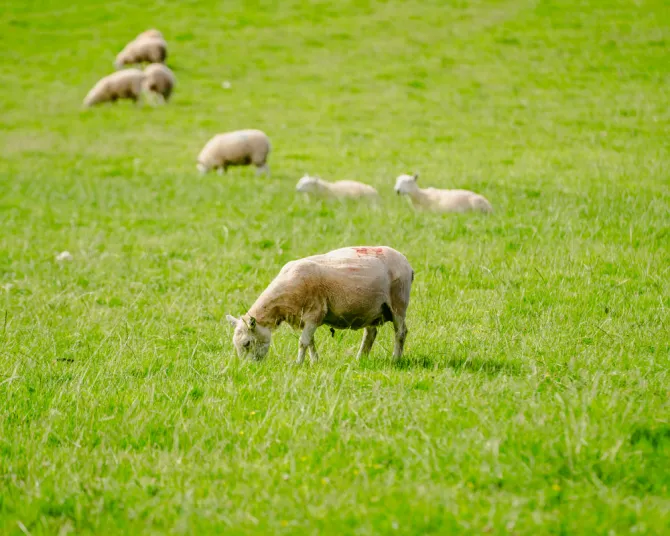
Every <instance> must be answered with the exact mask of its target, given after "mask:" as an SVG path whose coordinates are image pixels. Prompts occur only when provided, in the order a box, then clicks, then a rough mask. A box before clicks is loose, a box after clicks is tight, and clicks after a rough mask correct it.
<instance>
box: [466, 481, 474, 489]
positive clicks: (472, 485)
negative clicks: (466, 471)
mask: <svg viewBox="0 0 670 536" xmlns="http://www.w3.org/2000/svg"><path fill="white" fill-rule="evenodd" d="M467 486H468V487H469V488H470V489H472V488H474V487H475V485H474V484H473V483H472V482H468V483H467Z"/></svg>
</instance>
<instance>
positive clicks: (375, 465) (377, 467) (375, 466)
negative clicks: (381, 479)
mask: <svg viewBox="0 0 670 536" xmlns="http://www.w3.org/2000/svg"><path fill="white" fill-rule="evenodd" d="M372 467H374V468H375V469H381V468H382V467H384V466H383V465H382V464H381V463H376V464H374V465H373V466H372Z"/></svg>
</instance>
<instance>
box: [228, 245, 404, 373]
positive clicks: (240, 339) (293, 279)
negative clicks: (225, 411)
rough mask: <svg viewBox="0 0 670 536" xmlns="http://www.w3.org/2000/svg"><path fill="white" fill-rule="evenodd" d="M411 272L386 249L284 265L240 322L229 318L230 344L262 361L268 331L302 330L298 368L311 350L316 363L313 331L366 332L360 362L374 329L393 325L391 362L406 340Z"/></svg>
mask: <svg viewBox="0 0 670 536" xmlns="http://www.w3.org/2000/svg"><path fill="white" fill-rule="evenodd" d="M413 280H414V271H413V270H412V267H411V266H410V264H409V262H408V261H407V259H406V258H405V256H404V255H403V254H402V253H400V252H398V251H396V250H395V249H392V248H390V247H387V246H374V247H370V246H358V247H346V248H341V249H336V250H334V251H330V252H329V253H325V254H323V255H313V256H311V257H306V258H304V259H300V260H296V261H292V262H289V263H288V264H286V265H285V266H284V267H283V268H282V269H281V271H280V272H279V275H277V277H275V279H274V280H273V281H272V282H271V283H270V285H269V286H268V287H267V288H266V289H265V291H263V293H262V294H261V295H260V296H259V297H258V299H257V300H256V302H255V303H254V304H253V305H252V306H251V308H250V309H249V311H248V312H247V313H246V314H244V315H243V316H242V317H241V318H235V317H233V316H231V315H227V319H228V321H229V322H230V324H231V325H232V326H233V327H234V328H235V331H234V334H233V345H234V346H235V349H236V350H237V353H238V355H239V356H240V357H244V356H247V357H250V358H252V359H254V360H261V359H263V358H264V357H265V356H266V355H267V353H268V350H269V348H270V342H271V338H272V332H273V331H274V330H275V329H276V328H277V327H278V326H279V325H280V324H282V323H283V322H286V323H287V324H289V325H290V326H292V327H293V328H295V329H300V330H302V333H301V335H300V344H299V350H298V360H297V363H298V364H301V363H302V362H303V361H304V359H305V353H306V351H307V350H309V356H310V360H311V362H312V363H315V362H316V361H317V360H318V357H319V356H318V353H317V351H316V346H315V344H314V332H315V331H316V329H317V328H318V327H319V326H321V325H324V324H325V325H327V326H331V328H334V329H364V334H363V341H362V343H361V346H360V349H359V351H358V358H360V357H361V356H364V355H367V354H368V353H369V352H370V349H371V348H372V344H373V343H374V341H375V338H376V337H377V328H378V327H379V326H381V325H382V324H384V323H385V322H393V327H394V328H395V346H394V349H393V359H394V360H398V359H400V357H401V356H402V353H403V348H404V345H405V338H406V336H407V327H406V326H405V315H406V313H407V307H408V306H409V297H410V290H411V287H412V281H413Z"/></svg>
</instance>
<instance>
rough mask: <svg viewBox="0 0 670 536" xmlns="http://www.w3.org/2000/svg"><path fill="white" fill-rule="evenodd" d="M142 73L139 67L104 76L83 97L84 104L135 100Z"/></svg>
mask: <svg viewBox="0 0 670 536" xmlns="http://www.w3.org/2000/svg"><path fill="white" fill-rule="evenodd" d="M143 80H144V73H143V72H142V71H140V70H139V69H124V70H123V71H117V72H115V73H112V74H110V75H108V76H105V77H104V78H102V79H101V80H99V81H98V83H97V84H95V85H94V86H93V89H91V91H89V92H88V95H86V98H85V99H84V106H85V107H89V106H93V105H94V104H100V103H103V102H107V101H111V102H116V100H117V99H131V100H132V101H135V102H137V100H138V99H139V98H140V94H141V93H142V81H143Z"/></svg>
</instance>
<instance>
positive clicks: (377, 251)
mask: <svg viewBox="0 0 670 536" xmlns="http://www.w3.org/2000/svg"><path fill="white" fill-rule="evenodd" d="M354 251H356V253H357V254H358V255H359V256H360V255H374V256H375V257H380V256H382V255H384V250H383V249H382V248H354Z"/></svg>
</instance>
